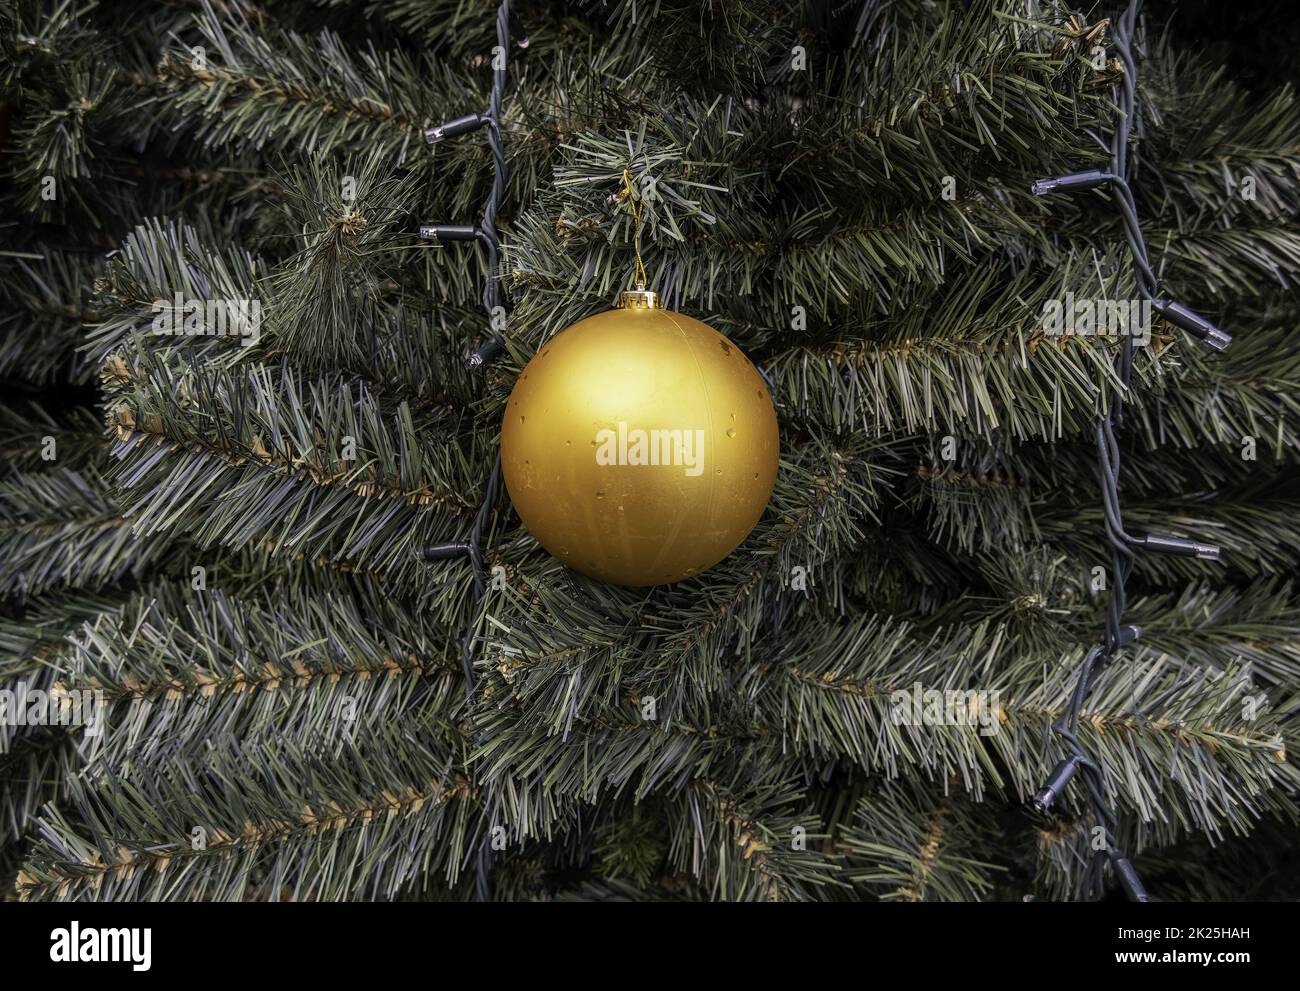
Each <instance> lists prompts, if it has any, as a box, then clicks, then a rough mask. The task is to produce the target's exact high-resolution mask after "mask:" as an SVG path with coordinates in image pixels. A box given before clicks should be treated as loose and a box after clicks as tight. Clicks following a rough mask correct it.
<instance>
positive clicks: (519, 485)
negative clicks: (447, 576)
mask: <svg viewBox="0 0 1300 991" xmlns="http://www.w3.org/2000/svg"><path fill="white" fill-rule="evenodd" d="M779 449H780V441H779V436H778V432H777V424H776V411H775V409H774V408H773V406H772V400H771V397H770V396H769V394H768V391H767V387H766V384H765V383H764V381H763V379H762V376H760V375H759V374H758V371H757V369H755V368H754V366H753V365H752V364H751V363H750V361H749V359H748V358H746V357H745V355H744V354H743V353H742V352H741V350H740V348H739V347H737V346H736V345H735V344H734V343H732V342H731V341H729V340H727V338H726V337H724V336H723V335H722V334H719V333H718V332H717V331H715V330H714V329H713V328H711V327H709V326H708V325H707V324H704V323H701V322H700V321H698V320H695V319H693V318H691V317H688V316H684V315H683V314H680V313H675V312H673V311H671V310H666V309H663V308H662V307H660V306H659V305H658V299H657V297H656V295H655V294H654V293H653V292H649V291H647V290H634V291H629V292H625V293H623V294H622V296H621V297H620V300H619V307H618V308H617V309H614V310H610V311H607V312H604V313H598V314H596V315H595V316H592V317H588V318H587V319H585V320H581V321H579V322H578V323H576V324H574V325H573V326H571V327H569V328H567V329H566V330H564V331H563V332H562V333H560V334H559V335H557V336H556V337H555V338H554V339H553V340H551V341H549V342H548V343H547V344H546V346H545V347H544V348H543V349H542V351H541V352H540V353H539V354H538V355H537V356H535V357H534V358H533V360H532V361H530V362H529V363H528V366H527V367H526V368H525V369H524V371H523V373H521V375H520V376H519V380H518V381H517V382H516V383H515V388H514V391H513V392H512V393H511V395H510V399H509V401H508V403H507V406H506V413H505V416H504V419H503V423H502V431H501V465H502V473H503V476H504V479H505V483H506V489H507V490H508V491H509V493H510V498H511V501H512V502H513V503H514V506H515V510H516V511H517V512H518V513H519V518H520V519H521V520H522V521H523V524H524V526H525V527H527V528H528V531H529V532H530V533H531V534H532V535H533V536H534V537H535V538H537V541H538V543H540V544H541V545H542V546H543V547H545V548H546V549H547V550H548V551H550V553H552V554H554V555H555V556H556V557H557V558H559V559H560V560H561V561H563V562H564V563H565V564H567V565H569V566H570V567H572V568H574V569H575V570H577V571H580V572H582V573H583V574H586V575H589V576H591V577H592V578H596V579H599V580H601V581H606V582H610V583H612V584H616V585H632V586H646V585H660V584H666V583H669V582H675V581H680V580H682V579H684V578H688V577H693V576H695V575H698V574H700V573H701V572H703V571H706V570H707V569H708V568H711V567H712V566H713V565H715V564H717V563H718V562H719V561H721V560H722V559H723V558H725V557H726V556H727V555H728V554H730V553H731V552H732V551H733V550H735V548H736V547H737V546H738V545H739V544H740V542H741V541H742V540H744V539H745V537H746V535H748V533H749V532H750V530H752V529H753V527H754V525H755V524H756V523H757V522H758V519H759V517H760V516H762V514H763V510H764V508H765V507H766V506H767V503H768V500H769V499H770V497H771V494H772V486H773V484H774V483H775V481H776V470H777V459H778V454H779Z"/></svg>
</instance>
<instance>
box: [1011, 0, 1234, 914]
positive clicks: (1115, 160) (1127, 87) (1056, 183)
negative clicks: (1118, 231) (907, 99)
mask: <svg viewBox="0 0 1300 991" xmlns="http://www.w3.org/2000/svg"><path fill="white" fill-rule="evenodd" d="M1141 9H1142V0H1130V2H1129V5H1128V7H1127V8H1126V9H1125V11H1124V13H1123V14H1121V15H1120V16H1119V18H1118V20H1117V21H1116V24H1115V29H1114V32H1113V45H1114V49H1115V52H1116V54H1117V55H1118V57H1119V61H1120V66H1121V68H1122V73H1121V76H1120V79H1119V83H1118V86H1117V87H1116V104H1117V106H1118V108H1119V117H1118V119H1117V120H1116V123H1115V129H1114V132H1113V133H1112V134H1111V138H1110V142H1109V145H1108V146H1107V150H1108V151H1109V152H1110V170H1109V172H1101V171H1099V170H1093V171H1090V172H1078V173H1074V174H1072V175H1068V176H1060V177H1057V178H1055V179H1042V180H1039V181H1038V182H1036V183H1034V186H1033V191H1034V193H1035V194H1037V195H1040V196H1041V195H1044V194H1047V193H1052V192H1057V191H1060V192H1065V191H1070V190H1085V189H1096V188H1100V187H1102V186H1107V187H1110V188H1111V189H1112V190H1113V195H1112V201H1113V202H1114V204H1115V205H1116V207H1117V208H1118V210H1119V213H1120V218H1121V219H1122V220H1123V222H1124V234H1125V239H1126V240H1127V242H1128V249H1129V256H1130V257H1131V258H1132V260H1133V270H1134V276H1135V281H1136V284H1137V289H1138V292H1139V293H1140V295H1141V296H1142V299H1143V300H1145V301H1146V302H1148V303H1150V304H1151V305H1152V308H1153V309H1155V310H1156V311H1157V312H1159V313H1160V314H1161V316H1163V317H1164V318H1165V319H1166V320H1168V321H1169V322H1171V323H1173V324H1175V325H1176V326H1179V327H1181V328H1183V329H1184V330H1187V331H1188V332H1190V333H1192V334H1194V335H1195V336H1197V337H1199V338H1200V339H1201V340H1202V341H1203V342H1204V343H1206V344H1207V345H1209V346H1210V347H1213V348H1215V349H1217V350H1222V349H1223V348H1225V347H1226V346H1227V345H1228V342H1229V341H1230V340H1231V338H1230V337H1229V336H1228V335H1227V334H1225V333H1224V332H1223V331H1221V330H1219V329H1218V328H1217V327H1215V326H1214V325H1213V324H1211V323H1210V322H1209V321H1208V320H1205V319H1204V318H1203V317H1200V316H1199V315H1198V314H1196V313H1194V312H1192V311H1191V310H1189V309H1187V308H1186V307H1184V306H1182V305H1181V304H1179V303H1176V302H1173V301H1169V300H1162V299H1160V298H1159V290H1160V284H1159V280H1158V279H1157V278H1156V274H1155V270H1154V269H1153V268H1152V266H1151V260H1150V256H1149V255H1148V253H1147V246H1146V241H1145V239H1144V238H1143V237H1142V227H1141V223H1140V222H1139V219H1138V212H1137V200H1136V198H1135V197H1134V195H1133V190H1132V187H1131V186H1130V184H1129V178H1130V174H1131V172H1132V163H1131V162H1130V155H1129V139H1130V137H1131V135H1132V132H1133V128H1134V127H1135V126H1136V127H1138V128H1139V131H1140V128H1141V122H1140V119H1139V117H1138V110H1139V108H1138V102H1137V60H1136V58H1135V57H1134V55H1133V45H1134V39H1135V37H1136V34H1137V23H1138V16H1139V14H1140V12H1141ZM1133 357H1134V338H1133V335H1132V333H1126V334H1124V336H1123V338H1122V344H1121V346H1120V350H1119V353H1118V355H1117V356H1116V358H1115V360H1114V364H1113V369H1114V372H1115V377H1116V379H1117V380H1118V382H1119V388H1118V389H1116V390H1114V392H1113V394H1108V391H1107V390H1105V389H1103V392H1102V394H1101V396H1100V398H1099V402H1100V410H1101V412H1100V415H1099V417H1098V420H1097V467H1098V474H1099V476H1100V479H1101V495H1102V509H1103V512H1104V518H1105V533H1106V541H1107V543H1109V545H1110V547H1111V573H1112V579H1111V585H1110V589H1109V596H1108V598H1107V602H1106V621H1105V629H1104V632H1103V636H1102V641H1101V643H1100V644H1097V645H1095V646H1093V647H1092V648H1091V649H1090V650H1089V651H1088V652H1087V653H1086V654H1085V655H1084V658H1083V661H1082V662H1081V663H1080V664H1079V669H1078V673H1077V680H1076V682H1075V686H1074V691H1073V692H1072V693H1071V695H1070V701H1069V705H1068V707H1067V709H1066V711H1065V712H1064V713H1063V714H1062V716H1061V717H1060V718H1059V719H1057V720H1056V721H1055V722H1054V723H1053V724H1052V729H1053V731H1055V733H1056V735H1057V736H1058V737H1059V738H1060V739H1061V740H1062V741H1064V743H1065V749H1066V751H1067V752H1068V754H1069V756H1068V757H1066V758H1065V759H1064V760H1062V761H1061V762H1060V763H1059V764H1057V766H1056V767H1055V768H1054V769H1053V771H1052V774H1051V775H1050V776H1049V778H1048V781H1047V783H1046V784H1045V785H1044V787H1043V788H1042V789H1041V790H1040V791H1039V792H1038V793H1037V794H1035V796H1034V798H1033V804H1034V806H1035V807H1036V808H1037V809H1039V810H1040V811H1046V810H1047V809H1048V808H1050V807H1051V805H1052V803H1053V802H1054V801H1055V800H1056V798H1057V797H1059V796H1060V794H1061V793H1062V792H1063V791H1064V789H1065V787H1066V785H1067V784H1068V783H1069V781H1070V780H1071V778H1072V777H1073V776H1074V775H1075V773H1076V772H1079V773H1082V775H1083V783H1084V785H1085V788H1086V790H1087V793H1088V802H1089V805H1090V806H1091V810H1092V814H1093V818H1094V819H1095V820H1096V821H1097V823H1098V824H1099V825H1100V826H1101V828H1102V829H1103V830H1104V834H1105V835H1104V837H1103V839H1104V844H1103V849H1102V850H1099V851H1098V852H1097V853H1096V854H1095V855H1094V856H1093V857H1092V859H1091V860H1090V862H1089V864H1088V868H1087V877H1086V883H1085V885H1084V890H1085V893H1086V896H1087V897H1088V898H1090V899H1097V898H1100V897H1101V896H1102V894H1103V892H1104V888H1103V885H1104V881H1105V867H1106V863H1107V861H1109V863H1110V865H1111V868H1112V870H1113V871H1114V872H1115V875H1116V877H1117V878H1118V879H1119V882H1120V885H1121V886H1122V887H1123V889H1124V891H1125V894H1126V895H1127V896H1128V897H1129V899H1130V900H1132V901H1149V900H1150V896H1149V895H1148V894H1147V892H1146V889H1145V888H1144V887H1143V885H1142V881H1141V879H1140V878H1139V877H1138V874H1137V871H1136V870H1134V868H1133V865H1132V864H1131V863H1130V862H1129V860H1128V858H1127V857H1125V856H1124V854H1123V852H1122V851H1121V850H1120V849H1119V848H1118V847H1117V846H1115V832H1116V830H1117V827H1118V818H1117V816H1116V814H1115V812H1114V811H1113V810H1112V808H1111V806H1110V803H1109V801H1108V800H1107V796H1106V787H1105V772H1104V770H1103V768H1102V767H1101V766H1100V765H1099V764H1097V763H1096V762H1095V761H1093V760H1092V759H1091V758H1090V757H1089V756H1088V753H1087V751H1086V750H1085V749H1084V748H1083V745H1082V743H1081V742H1080V741H1079V738H1078V736H1077V729H1078V724H1079V717H1080V714H1081V713H1082V711H1083V706H1084V703H1085V701H1086V700H1087V698H1088V694H1089V692H1090V691H1091V689H1092V687H1093V684H1094V678H1095V675H1096V674H1097V673H1098V672H1099V671H1100V670H1101V669H1103V668H1105V666H1106V665H1107V664H1109V663H1110V662H1111V661H1112V660H1113V659H1114V657H1115V655H1116V654H1117V653H1118V652H1119V651H1120V650H1121V649H1123V647H1124V646H1126V645H1127V644H1128V643H1131V642H1132V641H1134V640H1136V639H1137V638H1138V637H1139V636H1141V630H1140V629H1138V628H1137V627H1135V626H1124V625H1123V620H1124V612H1125V607H1126V605H1127V601H1128V593H1127V583H1128V579H1129V576H1130V575H1131V573H1132V571H1133V563H1134V560H1135V558H1136V550H1137V549H1138V548H1143V549H1147V550H1153V551H1159V552H1164V553H1171V554H1182V555H1187V556H1195V557H1204V558H1217V557H1218V548H1217V547H1214V546H1212V545H1209V544H1200V543H1197V542H1196V541H1191V540H1184V539H1183V538H1180V537H1165V536H1160V535H1149V536H1146V537H1142V538H1139V537H1135V536H1133V535H1131V534H1129V533H1128V531H1127V530H1126V529H1125V528H1124V516H1123V510H1122V507H1121V502H1120V492H1119V481H1120V448H1119V441H1118V440H1117V439H1116V436H1115V430H1116V428H1117V427H1119V426H1120V425H1121V424H1122V423H1123V417H1124V412H1123V402H1124V399H1125V397H1126V396H1128V395H1129V394H1130V392H1131V388H1132V378H1133Z"/></svg>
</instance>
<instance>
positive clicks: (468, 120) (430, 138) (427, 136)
mask: <svg viewBox="0 0 1300 991" xmlns="http://www.w3.org/2000/svg"><path fill="white" fill-rule="evenodd" d="M490 119H491V118H490V117H488V116H486V115H485V114H466V115H465V116H464V117H457V118H456V119H455V120H448V121H444V122H443V123H441V124H438V125H436V126H435V127H431V128H429V129H428V130H426V131H425V132H424V140H425V141H427V142H429V144H437V143H438V142H439V141H443V140H445V139H447V138H454V137H456V136H457V135H460V134H468V133H469V132H470V131H477V130H478V129H479V128H480V127H482V126H483V125H484V124H486V123H487V122H488V121H489V120H490Z"/></svg>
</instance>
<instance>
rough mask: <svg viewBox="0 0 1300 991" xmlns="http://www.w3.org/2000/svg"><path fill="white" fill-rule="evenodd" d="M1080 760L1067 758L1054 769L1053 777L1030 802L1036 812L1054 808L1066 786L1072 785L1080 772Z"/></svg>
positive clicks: (1049, 778) (1076, 757)
mask: <svg viewBox="0 0 1300 991" xmlns="http://www.w3.org/2000/svg"><path fill="white" fill-rule="evenodd" d="M1079 764H1080V760H1079V757H1078V756H1077V755H1076V756H1074V757H1067V758H1066V759H1065V760H1063V761H1061V763H1059V764H1057V765H1056V767H1054V768H1052V773H1051V775H1049V776H1048V778H1047V784H1045V785H1043V787H1042V788H1041V789H1039V791H1038V793H1037V794H1036V795H1034V797H1033V798H1031V799H1030V800H1029V804H1030V805H1031V806H1032V807H1033V809H1034V811H1035V812H1046V811H1047V810H1048V809H1050V808H1051V807H1052V805H1053V804H1054V803H1055V802H1056V800H1057V799H1058V798H1060V797H1061V793H1062V792H1064V791H1065V786H1066V785H1068V784H1069V783H1070V779H1071V778H1072V777H1074V774H1075V772H1076V771H1078V770H1079Z"/></svg>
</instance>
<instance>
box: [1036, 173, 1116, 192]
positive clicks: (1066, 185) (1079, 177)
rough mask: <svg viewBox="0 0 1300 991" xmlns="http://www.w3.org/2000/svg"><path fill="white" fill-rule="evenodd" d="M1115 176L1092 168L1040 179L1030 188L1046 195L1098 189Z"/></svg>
mask: <svg viewBox="0 0 1300 991" xmlns="http://www.w3.org/2000/svg"><path fill="white" fill-rule="evenodd" d="M1114 178H1115V177H1114V176H1113V175H1111V174H1110V173H1109V172H1102V171H1101V170H1100V169H1090V170H1088V171H1087V172H1071V173H1070V174H1069V175H1061V176H1057V177H1056V178H1055V179H1038V180H1036V181H1035V182H1034V184H1033V185H1032V186H1031V187H1030V189H1031V190H1032V191H1033V194H1034V195H1035V196H1046V195H1047V194H1048V193H1071V192H1075V191H1077V190H1083V189H1096V188H1097V187H1098V186H1104V185H1106V183H1108V182H1110V181H1111V180H1112V179H1114Z"/></svg>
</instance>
